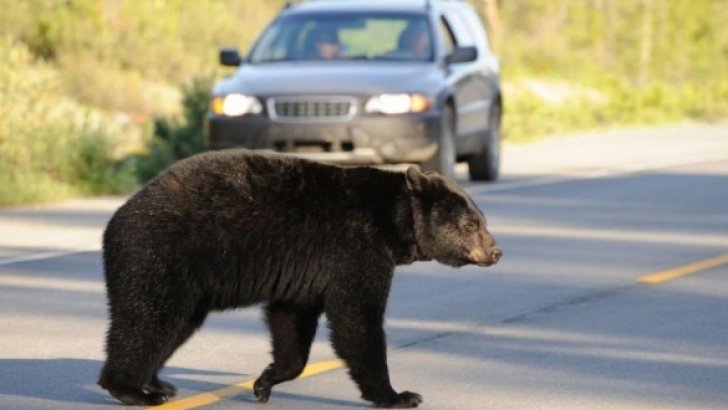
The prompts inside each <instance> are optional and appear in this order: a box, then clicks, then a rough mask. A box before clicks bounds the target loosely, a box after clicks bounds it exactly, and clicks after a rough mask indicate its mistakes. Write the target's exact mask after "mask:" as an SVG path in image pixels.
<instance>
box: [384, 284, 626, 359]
mask: <svg viewBox="0 0 728 410" xmlns="http://www.w3.org/2000/svg"><path fill="white" fill-rule="evenodd" d="M634 287H635V286H634V285H625V286H617V287H613V288H609V289H602V290H599V291H595V292H591V293H589V294H586V295H581V296H577V297H573V298H570V299H566V300H562V301H560V302H556V303H553V304H550V305H547V306H543V307H540V308H538V309H535V310H532V311H529V312H525V313H520V314H518V315H515V316H511V317H507V318H505V319H502V320H499V321H496V322H490V321H488V322H479V323H475V324H474V325H473V326H471V327H470V329H475V328H479V327H482V326H487V325H494V324H504V325H508V324H514V323H521V322H526V321H528V320H530V319H533V318H535V317H539V316H546V315H550V314H553V313H556V312H560V311H562V310H564V309H568V308H572V307H576V306H579V305H584V304H588V303H593V302H596V301H601V300H604V299H608V298H610V297H613V296H615V295H617V294H619V293H621V292H623V291H625V290H628V289H632V288H634ZM467 333H468V330H454V331H449V332H440V333H436V334H434V335H430V336H427V337H423V338H420V339H417V340H413V341H411V342H407V343H402V344H399V345H397V346H395V347H394V349H397V350H400V349H408V348H410V347H413V346H418V345H421V344H425V343H429V342H433V341H436V340H440V339H444V338H447V337H451V336H458V335H465V334H467Z"/></svg>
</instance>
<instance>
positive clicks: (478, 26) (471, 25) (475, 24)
mask: <svg viewBox="0 0 728 410" xmlns="http://www.w3.org/2000/svg"><path fill="white" fill-rule="evenodd" d="M457 13H458V14H459V15H460V17H462V18H463V20H464V21H465V22H466V23H467V26H468V29H469V31H470V33H471V34H472V36H473V38H474V40H475V42H476V43H477V46H478V48H479V49H480V50H482V51H487V52H490V44H489V42H488V34H487V33H486V31H485V27H484V26H483V22H482V21H481V20H480V17H478V15H477V14H475V13H474V12H473V11H472V10H458V11H457Z"/></svg>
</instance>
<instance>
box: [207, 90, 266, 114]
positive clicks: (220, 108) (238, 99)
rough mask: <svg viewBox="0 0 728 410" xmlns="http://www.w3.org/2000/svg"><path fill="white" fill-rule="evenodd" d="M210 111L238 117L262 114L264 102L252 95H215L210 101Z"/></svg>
mask: <svg viewBox="0 0 728 410" xmlns="http://www.w3.org/2000/svg"><path fill="white" fill-rule="evenodd" d="M210 111H212V112H213V114H215V115H227V116H229V117H238V116H241V115H245V114H260V113H261V112H263V104H261V103H260V100H258V99H257V98H256V97H253V96H252V95H245V94H228V95H226V96H222V97H214V98H213V99H212V101H211V102H210Z"/></svg>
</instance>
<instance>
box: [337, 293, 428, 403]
mask: <svg viewBox="0 0 728 410" xmlns="http://www.w3.org/2000/svg"><path fill="white" fill-rule="evenodd" d="M377 299H381V298H376V297H369V298H367V297H364V296H363V295H362V296H360V297H359V298H353V297H342V298H339V297H337V298H331V299H330V300H328V301H327V305H326V316H327V317H328V319H329V321H330V326H331V342H332V345H333V347H334V350H335V351H336V354H338V355H339V357H341V358H342V359H343V360H344V361H345V362H346V364H347V366H348V367H349V374H350V375H351V377H352V379H354V381H355V382H356V384H357V385H358V386H359V390H360V391H361V393H362V398H363V399H364V400H368V401H371V402H373V403H374V405H375V406H376V407H399V408H407V407H417V405H418V404H420V403H422V396H420V395H419V394H417V393H413V392H408V391H404V392H402V393H397V392H396V391H395V390H394V389H393V388H392V385H391V383H390V381H389V370H388V368H387V346H386V341H385V334H384V329H383V321H384V310H385V306H384V304H385V303H379V302H378V301H377ZM385 301H386V300H385Z"/></svg>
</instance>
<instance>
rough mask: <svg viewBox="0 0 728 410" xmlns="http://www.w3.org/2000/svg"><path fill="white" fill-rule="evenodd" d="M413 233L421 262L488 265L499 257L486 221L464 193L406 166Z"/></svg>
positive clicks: (444, 180)
mask: <svg viewBox="0 0 728 410" xmlns="http://www.w3.org/2000/svg"><path fill="white" fill-rule="evenodd" d="M406 178H407V188H408V190H409V191H410V193H411V195H412V196H411V200H412V213H413V220H414V234H415V240H416V242H417V247H418V251H419V253H420V254H421V256H422V257H424V258H425V259H434V260H437V261H438V262H441V263H444V264H446V265H449V266H454V267H460V266H463V265H468V264H475V265H480V266H490V265H492V264H494V263H496V262H498V260H499V259H500V258H501V256H503V252H501V250H500V249H499V248H498V247H497V245H496V242H495V239H493V237H492V236H491V235H490V233H489V232H488V230H487V229H486V220H485V216H483V213H482V212H481V211H480V209H478V207H477V206H476V205H475V203H474V202H473V200H472V199H471V198H470V196H468V194H467V193H466V192H465V191H464V190H463V189H462V188H461V187H460V186H459V185H458V184H456V183H455V182H454V181H453V180H451V179H450V178H447V177H443V176H441V175H439V174H437V173H434V172H427V173H424V174H423V173H421V172H420V171H419V170H418V169H417V168H415V167H410V168H409V169H408V170H407V173H406Z"/></svg>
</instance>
